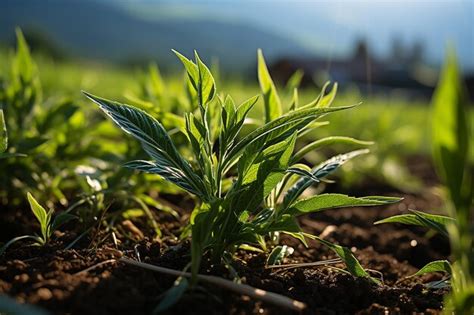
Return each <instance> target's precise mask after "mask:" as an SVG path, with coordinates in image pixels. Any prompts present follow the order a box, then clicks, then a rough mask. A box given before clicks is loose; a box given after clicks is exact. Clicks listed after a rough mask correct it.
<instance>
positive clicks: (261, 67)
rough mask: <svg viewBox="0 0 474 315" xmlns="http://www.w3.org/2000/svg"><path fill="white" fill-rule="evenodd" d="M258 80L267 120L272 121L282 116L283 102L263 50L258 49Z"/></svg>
mask: <svg viewBox="0 0 474 315" xmlns="http://www.w3.org/2000/svg"><path fill="white" fill-rule="evenodd" d="M258 81H259V82H260V88H261V89H262V93H263V100H264V103H265V122H267V123H268V122H270V121H272V120H274V119H276V118H278V117H280V116H281V114H282V110H281V102H280V97H279V96H278V93H277V90H276V87H275V84H274V83H273V80H272V78H271V77H270V73H269V72H268V69H267V65H266V64H265V59H264V57H263V53H262V51H261V50H260V49H259V50H258Z"/></svg>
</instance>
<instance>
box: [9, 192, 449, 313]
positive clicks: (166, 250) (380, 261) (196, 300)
mask: <svg viewBox="0 0 474 315" xmlns="http://www.w3.org/2000/svg"><path fill="white" fill-rule="evenodd" d="M331 189H334V190H336V189H335V188H334V187H332V188H331ZM380 191H383V194H385V195H391V196H403V197H404V198H405V199H404V200H403V201H402V202H400V203H398V204H394V205H391V206H388V207H379V208H354V209H337V210H331V211H327V212H324V213H318V214H314V215H309V216H305V217H303V218H301V220H300V222H301V225H302V227H303V228H304V230H305V231H307V232H309V233H313V234H316V235H323V236H324V238H326V239H327V240H330V241H333V242H337V243H339V244H341V245H345V246H348V247H350V248H351V249H352V250H353V252H354V253H355V255H356V256H357V257H358V258H359V260H360V261H361V263H362V265H363V266H364V267H366V268H368V269H370V270H373V275H374V276H376V277H380V275H382V278H383V285H376V284H373V283H371V282H369V281H368V280H366V279H359V278H354V277H352V276H350V275H347V274H345V273H342V272H340V271H337V270H336V269H334V268H330V267H311V268H296V269H287V270H283V269H266V268H265V257H264V255H262V254H258V255H257V254H250V253H248V252H239V253H238V255H237V257H236V259H235V262H234V265H233V267H234V269H235V270H236V271H237V272H238V274H239V275H240V276H241V281H242V282H243V283H247V284H249V285H251V286H254V287H257V288H262V289H265V290H268V291H272V292H276V293H280V294H284V295H287V296H289V297H291V298H294V299H297V300H299V301H302V302H304V303H306V304H307V306H308V308H307V309H306V310H305V311H304V313H305V314H439V313H440V312H441V308H442V301H443V296H444V294H446V290H431V289H427V288H426V287H425V286H423V284H422V283H426V282H429V281H434V280H439V279H441V275H436V274H435V275H426V276H424V277H422V278H410V279H405V280H404V277H406V276H408V275H411V274H413V273H414V272H416V270H417V269H416V268H419V267H421V266H422V265H424V264H425V263H427V262H429V261H431V260H434V259H440V258H446V257H447V256H448V255H449V245H448V243H447V242H446V241H445V240H444V239H442V238H440V237H437V236H434V237H427V234H426V230H424V229H420V228H408V227H406V226H401V225H388V224H385V225H378V226H375V225H373V222H374V221H376V220H378V219H381V218H384V217H387V216H390V215H394V214H399V213H401V212H405V211H406V210H407V209H420V210H432V209H437V208H439V207H440V204H441V202H440V200H439V199H438V198H437V197H436V196H435V195H434V194H433V192H432V191H431V190H429V189H428V190H426V191H425V192H423V193H420V194H417V195H406V194H404V195H401V194H400V193H399V192H396V191H393V192H392V193H387V188H386V187H383V188H381V189H380ZM380 191H377V190H376V189H375V190H373V188H370V189H367V190H366V191H363V192H361V191H358V192H348V193H350V194H352V195H374V194H377V193H379V194H380ZM158 217H159V220H160V221H161V222H163V226H164V236H163V237H162V239H161V240H150V239H148V238H146V237H145V238H144V239H141V240H137V241H136V242H133V241H131V240H130V239H131V238H133V235H132V236H130V235H129V237H128V238H121V237H120V236H121V235H120V233H119V234H118V236H119V239H120V240H122V242H123V243H119V244H118V247H115V245H114V243H113V242H112V238H111V237H108V236H110V235H107V234H105V235H100V237H98V236H96V237H95V239H84V240H82V241H81V242H79V243H78V244H77V245H76V246H75V249H71V250H64V246H65V244H68V243H69V242H70V240H72V239H74V237H75V236H76V235H75V234H74V232H66V233H65V234H62V233H58V235H57V237H56V238H55V241H53V242H52V243H51V244H50V245H48V246H45V247H43V248H39V247H32V246H25V243H23V244H22V245H21V246H13V248H11V249H10V250H8V251H7V253H6V254H5V255H4V256H3V257H0V293H1V294H7V295H9V296H11V297H14V298H15V299H16V300H17V301H18V302H20V303H30V304H35V305H37V306H40V307H42V308H44V309H46V310H48V311H50V312H51V313H53V314H150V312H151V311H152V310H153V309H154V307H155V306H156V305H157V303H158V301H159V298H160V295H161V294H162V293H163V292H165V291H166V290H167V289H168V288H169V287H171V286H172V284H173V282H174V280H175V278H174V277H170V276H166V275H163V274H159V273H153V272H151V271H147V270H143V269H140V268H137V267H133V266H129V265H125V264H123V263H121V262H117V261H116V259H118V258H120V257H121V256H122V255H126V256H128V257H132V258H135V259H136V258H137V254H139V256H140V259H141V260H142V261H144V262H147V263H151V264H155V265H159V266H164V267H169V268H173V269H181V268H184V267H185V265H186V264H187V263H188V262H189V260H190V256H189V244H188V243H187V242H178V241H177V239H176V237H175V235H178V233H179V230H180V228H181V227H182V226H183V224H184V223H183V222H178V221H176V220H175V219H173V218H171V217H169V216H167V215H164V214H159V215H158ZM0 221H2V223H5V222H9V221H10V222H12V218H11V217H8V216H4V217H2V219H1V220H0ZM135 224H136V225H137V227H139V228H140V229H141V230H143V231H146V230H147V228H145V226H144V225H143V226H142V225H141V223H140V221H138V222H135ZM334 227H335V228H334ZM12 230H13V231H12ZM12 232H17V234H16V235H19V232H24V231H21V229H19V230H16V231H14V229H9V230H7V229H5V230H4V229H2V231H0V234H1V240H2V241H4V240H5V239H7V237H11V233H12ZM145 235H149V234H147V233H146V232H145ZM137 237H138V236H137ZM96 239H101V240H103V241H102V242H100V243H98V242H97V241H96ZM104 239H105V240H104ZM282 242H283V243H285V244H287V245H290V246H293V247H294V248H295V253H294V254H293V255H291V256H290V257H289V258H287V260H286V261H285V263H295V262H315V261H319V260H324V259H329V258H335V255H334V254H333V253H332V252H331V251H329V250H328V249H326V248H325V247H323V246H322V245H321V244H319V243H317V242H313V241H310V242H309V245H310V246H309V248H305V247H304V246H303V245H302V244H301V243H299V242H297V241H295V240H294V239H291V238H289V237H286V236H282ZM335 267H343V265H336V266H335ZM201 273H204V274H213V275H218V276H221V277H225V278H229V279H231V276H230V274H229V271H228V270H227V269H226V268H225V267H224V266H213V265H211V264H210V263H208V262H206V261H205V262H204V263H203V266H202V270H201ZM168 313H170V314H251V313H254V314H285V313H291V312H289V311H285V310H284V309H281V308H277V307H274V306H272V305H270V304H267V303H263V302H260V301H256V300H252V299H250V298H249V297H247V296H241V295H237V294H234V293H230V292H228V291H225V290H222V289H220V288H218V287H215V286H210V285H207V284H205V283H201V284H199V286H198V287H197V288H195V289H194V290H192V291H188V292H187V293H185V295H184V297H183V298H182V300H181V301H180V302H179V303H177V304H176V305H175V306H174V307H173V308H171V309H170V310H169V311H168Z"/></svg>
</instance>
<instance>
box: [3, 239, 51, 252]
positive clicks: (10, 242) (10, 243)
mask: <svg viewBox="0 0 474 315" xmlns="http://www.w3.org/2000/svg"><path fill="white" fill-rule="evenodd" d="M25 239H31V240H33V241H35V242H36V243H41V242H42V240H40V239H39V238H38V236H33V235H23V236H18V237H15V238H12V239H11V240H9V241H8V242H7V243H6V244H5V245H3V246H2V247H0V256H2V255H3V254H4V253H5V252H6V250H7V249H8V247H10V246H11V245H13V244H14V243H16V242H18V241H21V240H25Z"/></svg>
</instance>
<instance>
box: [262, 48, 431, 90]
mask: <svg viewBox="0 0 474 315" xmlns="http://www.w3.org/2000/svg"><path fill="white" fill-rule="evenodd" d="M422 58H423V46H422V45H421V44H420V43H419V42H417V43H415V45H414V46H413V47H412V48H411V49H409V50H407V49H405V48H404V47H403V46H402V45H401V44H400V42H399V41H397V40H395V41H394V43H393V47H392V54H391V55H390V56H389V57H388V58H386V59H377V58H376V57H375V56H373V54H371V53H370V51H369V48H368V45H367V43H366V42H365V41H364V40H359V41H357V42H356V44H355V47H354V51H353V53H352V55H351V56H350V57H348V58H339V59H338V58H331V59H324V58H318V57H315V58H282V59H279V60H277V61H276V62H274V63H273V64H271V66H270V72H271V73H272V76H273V77H274V78H275V80H277V81H279V82H286V81H287V80H288V78H289V77H290V76H291V75H292V74H293V73H294V72H295V71H296V70H297V69H301V70H303V71H304V73H305V74H304V77H303V80H302V85H303V86H305V85H310V84H314V83H315V82H316V83H317V84H321V83H322V82H321V81H325V80H331V81H336V82H339V83H340V84H341V85H342V86H349V85H351V84H355V85H356V86H357V87H359V89H360V90H361V91H363V92H373V93H378V92H381V93H383V92H389V91H392V90H393V89H400V90H403V91H405V92H406V93H407V94H410V95H416V96H425V97H429V96H430V95H431V92H432V90H433V87H434V84H435V83H436V75H437V74H436V73H434V74H433V73H431V74H430V75H431V78H428V79H429V80H422V79H420V76H419V75H417V69H418V68H420V67H421V66H423V65H422Z"/></svg>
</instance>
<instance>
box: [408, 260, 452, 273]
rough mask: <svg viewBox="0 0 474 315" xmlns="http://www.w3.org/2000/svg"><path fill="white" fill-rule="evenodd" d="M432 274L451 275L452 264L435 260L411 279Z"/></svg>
mask: <svg viewBox="0 0 474 315" xmlns="http://www.w3.org/2000/svg"><path fill="white" fill-rule="evenodd" d="M432 272H444V273H447V274H449V275H451V264H450V263H449V261H447V260H435V261H432V262H429V263H427V264H426V265H425V266H423V268H421V269H420V270H418V271H417V272H416V273H415V274H414V275H412V276H410V277H414V276H421V275H424V274H425V273H432Z"/></svg>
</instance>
